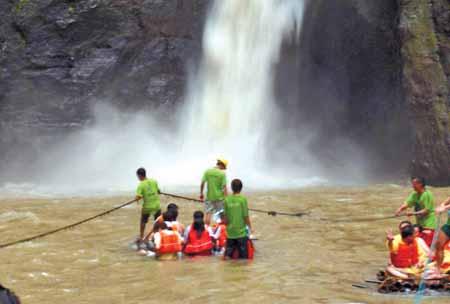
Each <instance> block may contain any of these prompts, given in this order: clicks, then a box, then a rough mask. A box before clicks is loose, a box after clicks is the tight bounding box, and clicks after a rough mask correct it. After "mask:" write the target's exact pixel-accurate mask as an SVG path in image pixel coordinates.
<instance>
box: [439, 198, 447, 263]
mask: <svg viewBox="0 0 450 304" xmlns="http://www.w3.org/2000/svg"><path fill="white" fill-rule="evenodd" d="M443 212H447V214H448V220H447V223H446V224H445V225H444V226H442V228H441V231H440V233H439V236H438V239H437V243H436V264H437V269H438V270H439V271H441V270H444V271H446V270H447V266H450V265H445V266H446V267H442V266H443V262H444V253H445V252H446V250H445V249H446V248H448V249H449V252H450V246H449V244H450V197H448V198H447V199H446V200H445V201H444V202H443V203H442V204H441V205H440V206H439V207H438V208H436V213H438V214H441V213H443ZM445 260H447V257H445ZM448 260H449V263H450V257H449V259H448ZM445 264H447V263H445ZM443 268H445V269H443ZM449 270H450V267H449Z"/></svg>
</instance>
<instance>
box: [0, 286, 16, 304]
mask: <svg viewBox="0 0 450 304" xmlns="http://www.w3.org/2000/svg"><path fill="white" fill-rule="evenodd" d="M1 294H4V295H5V297H6V299H7V300H8V302H7V303H5V304H21V302H20V299H19V297H18V296H16V294H15V293H14V292H12V291H11V290H9V289H8V288H6V287H4V286H3V285H2V284H0V301H1V299H2V298H3V299H5V297H2V296H1ZM1 303H3V302H1Z"/></svg>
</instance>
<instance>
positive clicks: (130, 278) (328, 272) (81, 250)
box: [0, 185, 450, 304]
mask: <svg viewBox="0 0 450 304" xmlns="http://www.w3.org/2000/svg"><path fill="white" fill-rule="evenodd" d="M409 191H410V189H409V188H406V187H399V186H395V185H384V186H371V187H365V188H328V187H327V188H307V189H299V190H297V191H274V192H270V193H263V192H255V193H251V194H249V195H248V197H249V204H250V207H252V208H259V209H270V210H278V211H286V212H299V211H304V210H309V211H311V214H310V215H309V216H307V217H303V218H296V217H287V216H278V217H270V216H267V215H265V214H259V213H252V214H251V220H252V221H253V226H254V228H255V231H256V233H255V234H256V236H257V237H258V238H259V240H258V241H256V250H257V251H256V256H255V259H254V260H253V261H252V262H250V263H247V262H224V261H222V260H220V258H218V257H210V258H203V259H200V260H181V261H175V262H159V261H155V260H152V259H151V258H146V257H141V256H137V255H136V254H135V252H134V251H132V250H130V249H129V247H128V245H129V242H130V241H131V240H132V239H133V238H135V236H136V235H137V230H138V225H137V224H138V219H139V208H138V206H137V205H135V204H133V206H130V207H127V208H124V209H121V210H119V211H116V212H115V213H112V214H110V215H107V216H105V217H102V218H100V219H97V220H94V221H92V222H89V223H87V224H84V225H82V226H79V227H77V228H75V229H71V230H68V231H64V232H60V233H58V234H55V235H52V236H49V237H46V238H44V239H41V240H37V241H33V242H30V243H26V244H21V245H17V246H14V247H10V248H5V249H0V282H1V283H2V284H3V285H5V286H7V287H9V288H11V289H13V290H14V291H15V292H16V293H17V294H18V295H20V296H21V298H22V300H23V302H24V303H54V304H57V303H117V304H119V303H127V304H131V303H188V302H196V303H412V302H413V297H411V296H402V297H399V296H392V295H381V294H378V293H376V292H375V291H374V290H372V289H357V288H354V287H352V284H353V283H361V282H362V281H364V279H373V278H374V276H375V273H376V272H377V270H379V269H380V268H382V267H383V266H384V265H385V264H386V261H387V258H388V254H387V251H386V249H385V247H384V238H385V230H386V229H387V228H389V227H392V228H395V227H396V225H397V223H398V220H396V219H391V220H384V221H379V222H351V219H352V218H357V217H367V216H374V217H377V216H380V217H382V216H386V215H392V214H393V212H394V211H395V209H396V208H397V207H398V206H399V205H400V203H401V202H402V201H403V200H404V199H405V197H406V196H407V194H408V193H409ZM432 192H433V193H434V194H435V197H436V199H437V201H438V202H440V201H442V200H443V199H444V198H445V197H446V196H448V195H450V189H448V188H447V189H445V188H440V189H437V188H436V189H432ZM129 199H130V197H105V198H99V197H86V198H64V199H53V198H34V199H27V198H3V199H0V235H1V237H0V243H5V242H7V241H11V240H15V239H19V238H23V237H27V236H30V235H33V234H36V233H40V232H44V231H46V230H51V229H54V228H57V227H59V226H63V225H66V224H70V223H72V222H75V221H78V220H81V219H83V218H86V217H89V216H91V215H94V214H96V213H100V212H102V211H104V210H107V209H109V208H111V207H114V206H116V205H117V204H119V203H120V202H124V201H127V200H129ZM169 202H175V203H177V204H179V206H180V207H181V208H180V219H181V221H182V222H183V223H185V224H188V223H189V222H190V219H191V215H192V213H193V211H194V210H196V209H201V207H202V206H200V205H198V204H195V203H190V202H186V201H181V200H174V199H168V198H167V197H163V198H162V203H163V206H165V205H166V204H167V203H169ZM324 218H331V219H343V218H348V219H349V222H348V223H345V222H339V223H332V222H326V221H324V220H323V219H324ZM443 220H444V219H443ZM449 300H450V298H449V297H448V296H447V297H430V298H426V299H425V300H424V301H423V303H449Z"/></svg>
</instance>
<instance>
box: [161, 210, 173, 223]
mask: <svg viewBox="0 0 450 304" xmlns="http://www.w3.org/2000/svg"><path fill="white" fill-rule="evenodd" d="M162 217H163V221H165V222H171V221H173V215H172V212H171V211H170V210H167V211H166V212H164V213H163V214H162Z"/></svg>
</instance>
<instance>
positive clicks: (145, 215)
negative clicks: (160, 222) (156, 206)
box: [141, 209, 161, 224]
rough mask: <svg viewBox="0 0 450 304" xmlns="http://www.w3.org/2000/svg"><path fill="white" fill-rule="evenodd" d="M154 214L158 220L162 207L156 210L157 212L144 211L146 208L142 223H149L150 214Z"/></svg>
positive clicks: (142, 215)
mask: <svg viewBox="0 0 450 304" xmlns="http://www.w3.org/2000/svg"><path fill="white" fill-rule="evenodd" d="M152 214H153V217H154V219H155V220H156V219H157V218H158V216H160V215H161V209H160V210H158V211H156V212H144V210H142V214H141V224H147V223H148V219H149V218H150V216H151V215H152Z"/></svg>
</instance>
